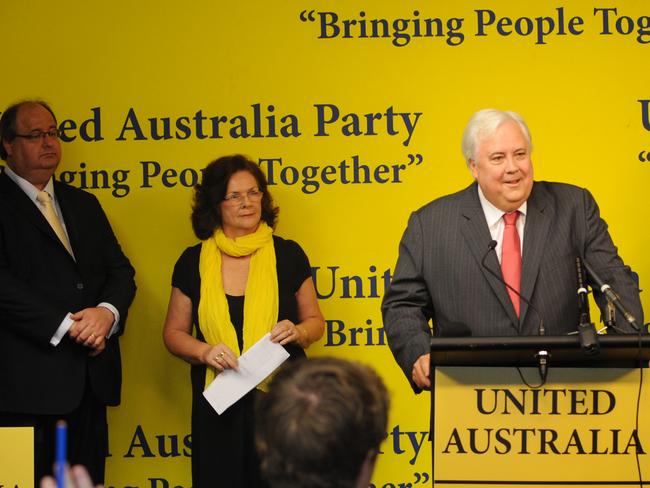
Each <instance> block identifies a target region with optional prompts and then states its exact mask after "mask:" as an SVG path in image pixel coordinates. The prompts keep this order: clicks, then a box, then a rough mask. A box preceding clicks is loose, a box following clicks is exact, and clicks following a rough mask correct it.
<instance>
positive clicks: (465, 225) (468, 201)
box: [460, 183, 519, 329]
mask: <svg viewBox="0 0 650 488" xmlns="http://www.w3.org/2000/svg"><path fill="white" fill-rule="evenodd" d="M461 219H462V221H461V222H460V229H461V233H462V234H463V237H464V238H465V241H466V242H467V245H468V246H469V248H470V250H471V252H472V255H473V257H474V260H475V261H476V265H477V266H478V268H479V269H480V270H481V273H482V274H483V276H484V278H485V279H486V281H487V282H488V284H489V285H490V287H491V288H492V291H493V292H494V294H495V295H496V297H497V298H498V300H499V302H500V303H501V306H502V307H503V309H504V310H505V312H506V313H507V314H508V317H509V318H510V321H511V323H512V325H513V327H514V328H515V329H517V324H518V323H519V319H518V318H517V314H516V312H515V309H514V307H513V305H512V302H511V301H510V297H509V296H508V293H507V292H506V288H505V285H504V284H503V283H501V282H499V280H497V279H496V278H495V277H494V276H492V275H491V274H490V272H489V271H487V270H486V269H485V267H484V266H483V264H482V261H483V257H484V256H485V254H486V253H487V251H488V244H489V243H490V242H491V241H492V236H491V235H490V229H489V228H488V226H487V222H486V221H485V214H484V213H483V207H481V202H480V200H479V198H478V189H477V184H476V183H473V184H472V185H470V186H469V188H467V189H466V190H465V191H464V192H463V195H462V201H461ZM485 265H486V266H487V267H488V268H490V269H491V270H492V271H494V272H495V273H496V274H497V275H500V274H501V266H500V265H499V260H498V259H497V255H496V253H495V252H494V251H492V252H490V253H489V254H488V256H487V258H486V259H485Z"/></svg>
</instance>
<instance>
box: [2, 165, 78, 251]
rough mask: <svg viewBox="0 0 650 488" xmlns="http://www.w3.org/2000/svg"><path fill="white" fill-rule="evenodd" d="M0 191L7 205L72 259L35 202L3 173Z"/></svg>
mask: <svg viewBox="0 0 650 488" xmlns="http://www.w3.org/2000/svg"><path fill="white" fill-rule="evenodd" d="M0 192H2V193H3V195H4V196H5V201H6V204H7V206H8V207H11V208H12V209H13V210H14V211H16V212H17V213H20V214H21V215H22V216H23V217H24V218H25V219H26V220H27V221H28V222H30V223H31V224H33V225H34V227H36V228H37V229H38V230H39V231H40V232H42V233H43V234H45V235H47V236H48V237H49V238H51V239H52V240H54V241H55V242H56V243H57V244H58V245H59V246H61V249H62V250H63V252H65V254H66V255H67V256H68V257H70V259H72V256H70V253H68V250H67V249H66V248H65V246H64V245H63V243H62V242H61V240H60V239H59V237H58V236H57V235H56V233H55V232H54V229H52V226H50V224H49V222H48V221H47V220H46V219H45V217H44V216H43V214H42V213H41V211H40V210H39V209H38V208H37V207H36V204H35V203H34V202H32V201H31V200H30V199H29V197H28V196H27V195H26V194H25V192H24V191H22V190H21V189H20V187H19V186H18V185H16V183H14V182H13V181H11V179H10V178H9V177H8V176H7V175H5V174H4V173H2V174H1V175H0ZM57 198H58V194H57ZM66 226H67V221H66ZM73 249H74V245H73Z"/></svg>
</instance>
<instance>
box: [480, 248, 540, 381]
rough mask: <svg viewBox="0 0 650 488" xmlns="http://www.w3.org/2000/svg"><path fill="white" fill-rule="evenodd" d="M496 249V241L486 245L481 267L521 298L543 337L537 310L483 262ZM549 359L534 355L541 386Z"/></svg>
mask: <svg viewBox="0 0 650 488" xmlns="http://www.w3.org/2000/svg"><path fill="white" fill-rule="evenodd" d="M496 247H497V241H495V240H494V239H492V240H491V241H490V243H489V244H488V249H487V251H486V252H485V254H484V255H483V259H481V265H482V266H483V267H484V268H485V269H486V270H487V272H488V273H490V274H491V275H492V276H494V277H495V278H496V279H497V280H498V281H499V282H500V283H503V284H504V285H505V286H506V287H507V288H508V289H510V290H512V291H513V292H515V294H516V295H517V296H518V297H519V298H521V299H522V300H523V301H524V302H525V303H526V304H527V305H528V306H529V307H530V309H531V310H532V311H533V312H535V314H536V315H537V318H538V320H539V326H538V328H537V330H538V333H539V335H540V336H543V335H544V334H545V333H546V329H545V328H544V319H543V318H542V316H541V315H540V313H539V312H538V311H537V309H536V308H535V307H533V304H532V303H530V300H528V298H525V297H524V296H523V295H522V294H521V293H519V292H518V291H517V290H515V289H514V288H513V287H512V286H510V285H509V284H508V283H506V281H505V280H504V279H503V278H501V276H499V275H498V274H497V273H495V272H494V271H492V270H491V269H490V268H489V267H488V265H487V263H486V262H485V260H486V259H487V257H488V254H490V252H492V251H494V249H495V248H496ZM517 332H519V325H518V326H517ZM550 357H551V355H550V354H549V353H548V351H546V350H544V349H542V350H540V351H538V352H537V354H535V359H537V367H538V369H539V376H540V378H541V380H542V383H541V384H542V385H543V384H544V383H546V376H547V374H548V360H549V358H550ZM540 386H541V385H540Z"/></svg>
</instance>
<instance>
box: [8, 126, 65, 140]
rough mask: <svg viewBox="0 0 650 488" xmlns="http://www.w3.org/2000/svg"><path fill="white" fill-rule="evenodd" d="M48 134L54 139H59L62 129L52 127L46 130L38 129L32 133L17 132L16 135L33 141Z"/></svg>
mask: <svg viewBox="0 0 650 488" xmlns="http://www.w3.org/2000/svg"><path fill="white" fill-rule="evenodd" d="M46 136H47V137H51V138H53V139H58V138H59V137H61V131H60V130H59V129H50V130H46V131H42V130H37V131H34V132H32V133H30V134H15V137H22V138H23V139H27V140H28V141H32V142H35V141H38V140H40V139H45V137H46Z"/></svg>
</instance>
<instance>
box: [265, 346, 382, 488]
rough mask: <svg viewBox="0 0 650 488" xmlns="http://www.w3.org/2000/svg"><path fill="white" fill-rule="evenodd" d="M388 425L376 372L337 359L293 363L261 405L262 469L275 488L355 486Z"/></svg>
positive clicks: (285, 370) (285, 368)
mask: <svg viewBox="0 0 650 488" xmlns="http://www.w3.org/2000/svg"><path fill="white" fill-rule="evenodd" d="M387 421H388V393H387V391H386V387H385V386H384V384H383V382H382V380H381V379H380V378H379V376H378V375H377V374H376V373H375V372H374V371H373V370H372V369H371V368H369V367H367V366H364V365H362V364H359V363H353V362H350V361H346V360H343V359H335V358H317V359H310V360H301V361H297V362H291V363H288V364H286V365H285V366H284V367H283V368H282V369H281V370H280V371H279V372H278V374H277V375H276V376H275V377H274V378H273V380H272V382H271V384H270V385H269V391H268V393H267V394H266V395H264V397H263V399H262V400H260V402H259V403H258V410H257V425H256V436H257V448H258V451H259V453H260V459H261V462H262V472H263V473H264V475H265V476H266V478H267V479H268V481H269V482H270V484H271V486H272V487H273V488H289V487H291V488H335V487H337V488H338V487H341V488H343V487H353V486H355V483H356V480H357V477H358V475H359V472H360V469H361V467H362V465H363V464H364V461H366V460H367V459H369V458H370V457H372V456H374V455H375V454H376V452H377V450H378V448H379V445H380V443H381V442H382V440H383V439H384V438H385V436H386V425H387Z"/></svg>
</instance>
